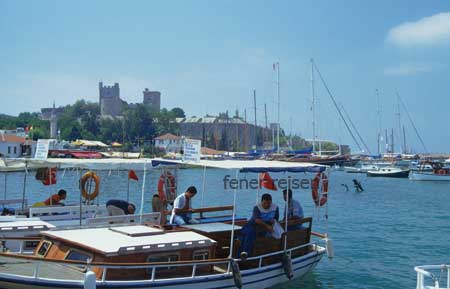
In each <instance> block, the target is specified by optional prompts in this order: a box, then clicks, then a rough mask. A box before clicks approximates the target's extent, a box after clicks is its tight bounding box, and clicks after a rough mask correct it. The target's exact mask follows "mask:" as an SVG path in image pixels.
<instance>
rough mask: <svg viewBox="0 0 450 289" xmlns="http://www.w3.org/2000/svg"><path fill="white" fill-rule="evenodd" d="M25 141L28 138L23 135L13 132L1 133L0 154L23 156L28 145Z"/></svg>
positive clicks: (9, 156) (12, 156)
mask: <svg viewBox="0 0 450 289" xmlns="http://www.w3.org/2000/svg"><path fill="white" fill-rule="evenodd" d="M25 142H26V139H25V138H23V137H18V136H16V135H12V134H0V155H1V156H3V157H7V158H18V157H21V156H22V155H23V152H25V148H26V147H27V145H28V144H26V143H25ZM31 143H32V142H31ZM31 147H32V146H31ZM31 149H33V148H31ZM34 149H35V148H34Z"/></svg>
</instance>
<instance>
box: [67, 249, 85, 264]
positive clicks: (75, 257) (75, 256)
mask: <svg viewBox="0 0 450 289" xmlns="http://www.w3.org/2000/svg"><path fill="white" fill-rule="evenodd" d="M90 258H91V256H90V255H89V254H87V253H83V252H80V251H77V250H69V252H68V253H67V254H66V257H65V258H64V259H66V260H72V261H84V262H86V261H87V260H89V259H90Z"/></svg>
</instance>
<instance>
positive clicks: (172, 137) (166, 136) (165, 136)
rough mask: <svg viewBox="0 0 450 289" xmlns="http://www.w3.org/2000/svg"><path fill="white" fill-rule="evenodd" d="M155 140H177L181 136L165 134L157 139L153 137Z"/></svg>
mask: <svg viewBox="0 0 450 289" xmlns="http://www.w3.org/2000/svg"><path fill="white" fill-rule="evenodd" d="M155 139H158V140H160V139H162V140H165V139H169V140H170V139H171V140H179V139H181V136H177V135H174V134H171V133H166V134H163V135H160V136H158V137H155Z"/></svg>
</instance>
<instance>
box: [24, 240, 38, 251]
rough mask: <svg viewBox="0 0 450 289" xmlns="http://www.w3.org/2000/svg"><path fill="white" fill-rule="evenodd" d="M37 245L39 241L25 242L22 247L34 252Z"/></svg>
mask: <svg viewBox="0 0 450 289" xmlns="http://www.w3.org/2000/svg"><path fill="white" fill-rule="evenodd" d="M38 245H39V241H25V242H24V245H23V249H24V250H34V249H36V247H37V246H38Z"/></svg>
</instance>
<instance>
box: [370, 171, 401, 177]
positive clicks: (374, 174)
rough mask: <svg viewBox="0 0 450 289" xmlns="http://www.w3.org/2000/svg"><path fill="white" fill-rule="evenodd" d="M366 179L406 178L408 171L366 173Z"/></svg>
mask: <svg viewBox="0 0 450 289" xmlns="http://www.w3.org/2000/svg"><path fill="white" fill-rule="evenodd" d="M367 176H368V177H383V178H407V177H408V176H409V170H408V171H400V172H392V173H388V172H379V171H375V172H367Z"/></svg>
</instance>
